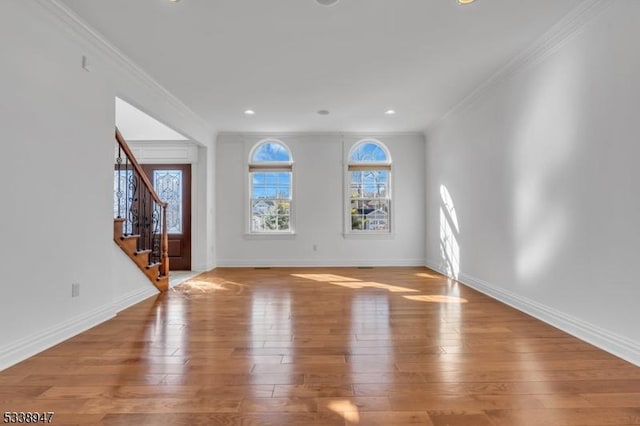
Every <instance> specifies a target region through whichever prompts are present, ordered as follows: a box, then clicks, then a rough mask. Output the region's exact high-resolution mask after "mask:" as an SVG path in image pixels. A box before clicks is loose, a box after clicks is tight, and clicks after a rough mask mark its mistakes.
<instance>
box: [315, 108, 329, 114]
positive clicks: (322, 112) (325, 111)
mask: <svg viewBox="0 0 640 426" xmlns="http://www.w3.org/2000/svg"><path fill="white" fill-rule="evenodd" d="M317 113H318V114H319V115H329V110H327V109H319V110H318V111H317Z"/></svg>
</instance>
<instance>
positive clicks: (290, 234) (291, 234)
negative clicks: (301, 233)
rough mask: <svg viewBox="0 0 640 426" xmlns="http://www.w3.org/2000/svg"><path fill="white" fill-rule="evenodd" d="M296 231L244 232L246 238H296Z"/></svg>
mask: <svg viewBox="0 0 640 426" xmlns="http://www.w3.org/2000/svg"><path fill="white" fill-rule="evenodd" d="M295 238H296V234H295V232H273V233H271V232H270V233H266V232H265V233H263V234H258V233H250V232H247V233H245V234H244V239H245V240H295Z"/></svg>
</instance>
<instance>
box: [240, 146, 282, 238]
mask: <svg viewBox="0 0 640 426" xmlns="http://www.w3.org/2000/svg"><path fill="white" fill-rule="evenodd" d="M249 182H250V193H251V194H250V218H249V220H250V225H249V229H250V230H251V232H252V233H278V232H284V233H290V232H292V230H293V226H292V220H291V218H292V215H291V211H292V203H293V198H292V192H293V191H292V185H293V158H292V156H291V151H290V150H289V148H287V147H286V145H285V144H284V143H282V142H280V141H277V140H265V141H262V142H259V143H258V144H256V146H254V147H253V149H252V150H251V154H250V156H249Z"/></svg>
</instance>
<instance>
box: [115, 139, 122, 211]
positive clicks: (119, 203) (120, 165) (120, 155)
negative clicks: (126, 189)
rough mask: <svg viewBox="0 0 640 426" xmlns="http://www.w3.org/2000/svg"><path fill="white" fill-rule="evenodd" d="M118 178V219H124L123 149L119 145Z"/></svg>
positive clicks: (117, 159)
mask: <svg viewBox="0 0 640 426" xmlns="http://www.w3.org/2000/svg"><path fill="white" fill-rule="evenodd" d="M116 164H117V166H116V168H117V173H116V176H117V178H118V192H116V198H117V201H118V219H121V218H122V174H121V173H122V147H121V146H120V145H118V158H116Z"/></svg>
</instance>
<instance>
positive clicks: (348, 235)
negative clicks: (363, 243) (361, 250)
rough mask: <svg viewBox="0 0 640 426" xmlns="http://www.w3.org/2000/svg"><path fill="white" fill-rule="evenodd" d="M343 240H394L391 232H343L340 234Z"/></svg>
mask: <svg viewBox="0 0 640 426" xmlns="http://www.w3.org/2000/svg"><path fill="white" fill-rule="evenodd" d="M342 237H343V238H344V239H345V240H394V239H395V237H396V236H395V234H394V233H393V232H345V233H343V234H342Z"/></svg>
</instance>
